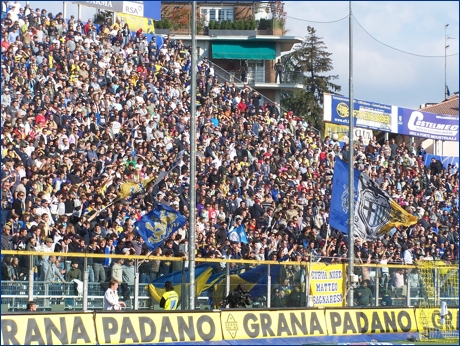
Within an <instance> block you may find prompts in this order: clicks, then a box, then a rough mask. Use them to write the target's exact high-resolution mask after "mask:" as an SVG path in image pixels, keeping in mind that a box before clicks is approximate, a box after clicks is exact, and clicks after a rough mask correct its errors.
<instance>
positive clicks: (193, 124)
mask: <svg viewBox="0 0 460 346" xmlns="http://www.w3.org/2000/svg"><path fill="white" fill-rule="evenodd" d="M195 29H196V2H195V1H192V52H191V54H192V65H191V68H190V79H191V80H190V81H191V94H192V95H191V96H192V102H191V106H190V107H191V110H190V208H189V210H190V222H189V223H190V230H189V253H188V255H189V265H188V269H189V279H190V286H189V289H190V306H189V308H190V310H195V232H196V230H195V228H196V226H195V222H196V59H197V56H196V52H197V50H196V32H195V31H196V30H195Z"/></svg>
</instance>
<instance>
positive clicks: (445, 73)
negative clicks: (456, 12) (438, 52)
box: [444, 24, 449, 99]
mask: <svg viewBox="0 0 460 346" xmlns="http://www.w3.org/2000/svg"><path fill="white" fill-rule="evenodd" d="M448 26H449V24H446V25H444V99H447V27H448Z"/></svg>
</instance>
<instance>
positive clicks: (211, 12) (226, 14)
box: [201, 7, 233, 25]
mask: <svg viewBox="0 0 460 346" xmlns="http://www.w3.org/2000/svg"><path fill="white" fill-rule="evenodd" d="M201 16H202V17H204V18H205V25H208V24H209V21H211V20H213V21H218V22H222V21H223V20H231V21H233V7H222V8H215V7H205V8H201Z"/></svg>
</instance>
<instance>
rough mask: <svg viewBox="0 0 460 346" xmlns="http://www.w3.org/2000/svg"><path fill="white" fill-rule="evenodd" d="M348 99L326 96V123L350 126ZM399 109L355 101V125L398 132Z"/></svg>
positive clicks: (375, 103) (376, 103)
mask: <svg viewBox="0 0 460 346" xmlns="http://www.w3.org/2000/svg"><path fill="white" fill-rule="evenodd" d="M349 109H350V103H349V102H348V98H347V97H343V96H337V95H330V94H324V121H326V122H331V123H333V124H339V125H346V126H348V125H349ZM396 114H397V107H396V106H391V105H386V104H382V103H378V102H369V101H362V100H356V99H355V100H354V109H353V120H354V123H353V125H354V126H356V127H361V128H364V129H370V130H377V131H385V132H394V133H396V132H398V119H397V116H396Z"/></svg>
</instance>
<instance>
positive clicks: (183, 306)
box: [180, 257, 187, 310]
mask: <svg viewBox="0 0 460 346" xmlns="http://www.w3.org/2000/svg"><path fill="white" fill-rule="evenodd" d="M185 281H186V275H185V257H184V258H183V259H182V280H181V282H182V283H181V291H180V302H181V303H180V305H181V310H185V309H186V306H187V302H186V301H185V299H186V298H185V290H186V287H187V286H186V285H185Z"/></svg>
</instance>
